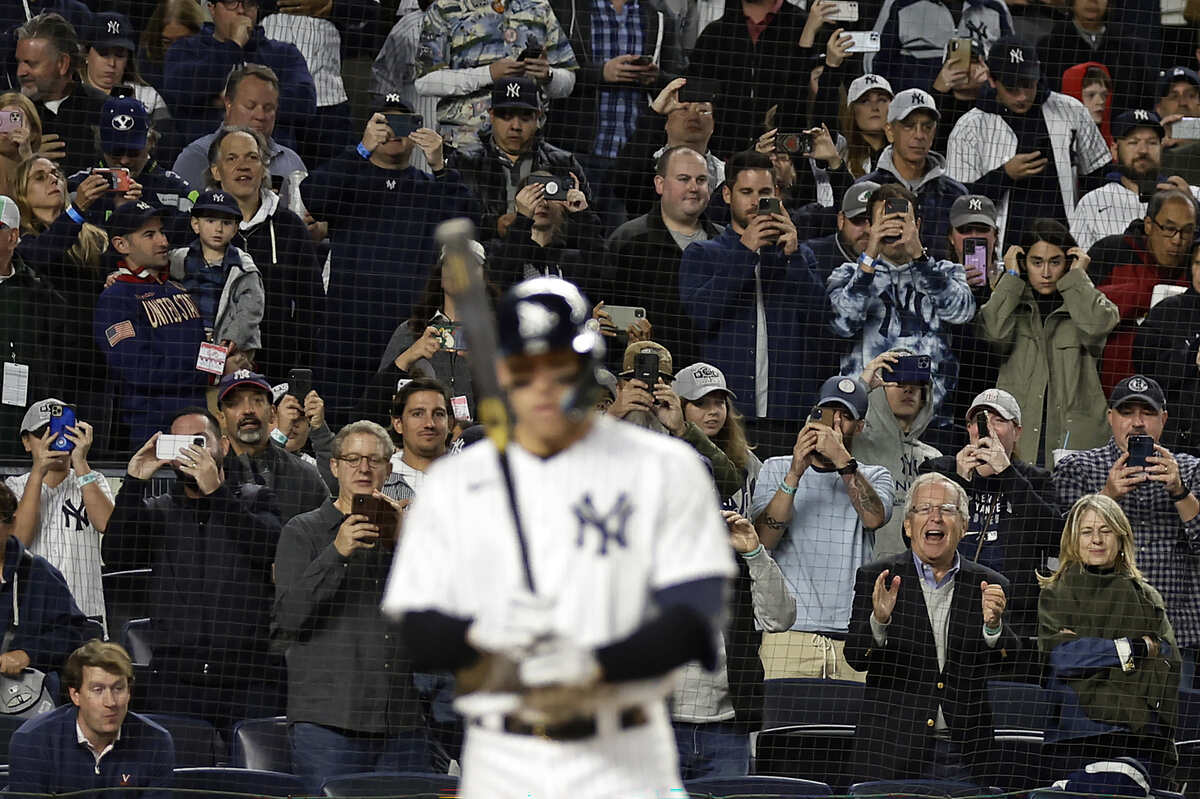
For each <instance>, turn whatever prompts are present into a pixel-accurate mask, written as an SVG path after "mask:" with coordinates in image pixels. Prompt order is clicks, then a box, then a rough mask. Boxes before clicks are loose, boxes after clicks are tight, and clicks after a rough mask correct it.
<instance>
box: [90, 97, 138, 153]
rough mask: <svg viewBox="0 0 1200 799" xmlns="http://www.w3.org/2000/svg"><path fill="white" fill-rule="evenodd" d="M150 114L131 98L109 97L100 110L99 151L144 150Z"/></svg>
mask: <svg viewBox="0 0 1200 799" xmlns="http://www.w3.org/2000/svg"><path fill="white" fill-rule="evenodd" d="M149 134H150V113H149V112H148V111H147V110H146V106H144V105H142V104H141V102H139V101H138V100H137V99H136V98H133V97H110V98H109V99H107V100H105V101H104V107H103V108H102V109H101V110H100V149H101V150H102V151H103V152H106V153H120V152H131V151H136V150H144V149H146V138H147V136H149Z"/></svg>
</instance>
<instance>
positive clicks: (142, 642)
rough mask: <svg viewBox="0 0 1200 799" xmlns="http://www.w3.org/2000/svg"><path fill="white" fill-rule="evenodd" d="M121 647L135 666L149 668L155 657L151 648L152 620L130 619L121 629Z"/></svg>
mask: <svg viewBox="0 0 1200 799" xmlns="http://www.w3.org/2000/svg"><path fill="white" fill-rule="evenodd" d="M121 646H123V647H125V651H126V652H128V653H129V657H130V658H131V659H132V660H133V663H134V665H135V666H149V665H150V660H151V658H152V657H153V655H154V652H153V650H152V649H151V646H150V620H149V619H130V620H129V621H127V622H125V624H124V626H122V627H121Z"/></svg>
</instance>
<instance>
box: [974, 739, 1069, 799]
mask: <svg viewBox="0 0 1200 799" xmlns="http://www.w3.org/2000/svg"><path fill="white" fill-rule="evenodd" d="M994 741H995V743H994V744H993V746H992V762H991V763H990V764H989V766H988V768H987V775H988V778H989V780H990V781H991V782H992V784H994V785H998V786H1000V787H1001V788H1004V789H1005V790H1008V791H1028V790H1031V789H1034V788H1038V787H1039V786H1042V785H1048V784H1049V783H1051V782H1053V780H1052V779H1051V774H1050V766H1049V764H1048V763H1046V762H1045V758H1043V757H1042V731H1041V730H1021V729H997V730H996V734H995V736H994Z"/></svg>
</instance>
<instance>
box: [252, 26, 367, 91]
mask: <svg viewBox="0 0 1200 799" xmlns="http://www.w3.org/2000/svg"><path fill="white" fill-rule="evenodd" d="M262 26H263V30H265V31H266V32H267V38H268V39H278V40H279V41H281V42H288V43H290V44H293V45H295V46H296V49H297V50H299V51H300V54H301V55H302V56H304V61H305V63H307V64H308V71H309V72H311V73H312V78H313V83H314V84H315V85H316V87H317V108H326V107H328V106H331V105H338V104H340V103H344V102H347V101H348V100H349V99H350V98H349V97H348V96H347V94H346V85H345V84H344V83H343V82H342V35H341V33H339V32H338V29H337V26H336V25H334V24H333V23H332V22H330V21H329V20H327V19H318V18H317V17H308V16H302V15H299V14H272V15H270V16H269V17H267V18H266V19H264V20H263V22H262Z"/></svg>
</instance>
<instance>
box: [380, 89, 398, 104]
mask: <svg viewBox="0 0 1200 799" xmlns="http://www.w3.org/2000/svg"><path fill="white" fill-rule="evenodd" d="M383 101H384V102H385V103H387V104H388V105H396V104H398V103H399V102H400V95H399V94H397V93H396V92H392V93H391V94H389V95H388V96H387V97H385V98H384V99H383Z"/></svg>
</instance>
